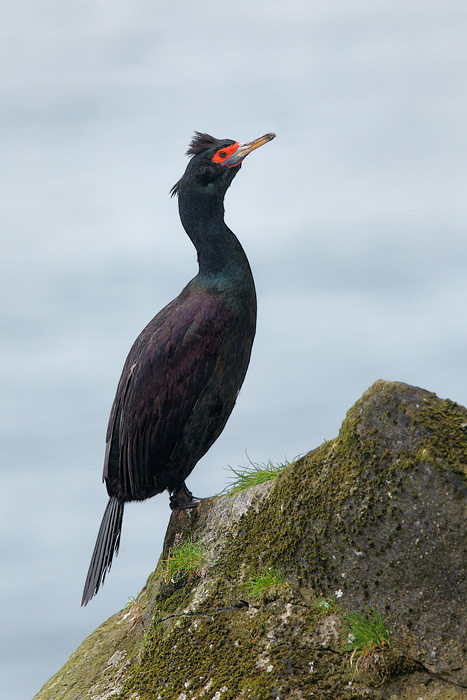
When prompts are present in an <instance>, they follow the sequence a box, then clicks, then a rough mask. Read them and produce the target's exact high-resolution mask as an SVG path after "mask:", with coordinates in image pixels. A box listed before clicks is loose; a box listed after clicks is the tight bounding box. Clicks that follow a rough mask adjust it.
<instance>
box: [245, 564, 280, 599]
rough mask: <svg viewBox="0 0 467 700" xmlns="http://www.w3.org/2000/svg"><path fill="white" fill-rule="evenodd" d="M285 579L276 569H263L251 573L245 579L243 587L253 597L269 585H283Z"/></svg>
mask: <svg viewBox="0 0 467 700" xmlns="http://www.w3.org/2000/svg"><path fill="white" fill-rule="evenodd" d="M284 584H285V579H284V577H283V576H282V574H281V572H280V571H278V570H277V569H264V570H263V571H261V572H260V573H259V574H253V575H252V576H250V578H249V579H248V581H245V583H244V584H243V588H244V589H245V590H246V591H247V593H249V594H250V595H251V596H253V597H257V596H260V595H261V594H262V593H264V591H265V590H267V589H268V588H270V587H271V586H283V585H284Z"/></svg>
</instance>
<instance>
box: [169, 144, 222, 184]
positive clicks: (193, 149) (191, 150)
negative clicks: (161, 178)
mask: <svg viewBox="0 0 467 700" xmlns="http://www.w3.org/2000/svg"><path fill="white" fill-rule="evenodd" d="M215 143H218V139H215V138H214V136H210V134H204V133H201V131H195V135H194V136H193V138H192V140H191V143H190V145H189V146H188V151H187V152H186V154H187V156H196V155H197V154H198V153H202V152H203V151H205V150H206V149H207V148H210V147H211V146H212V145H213V144H215ZM180 182H181V180H179V181H178V182H176V183H175V185H174V186H173V187H172V189H171V190H170V196H171V197H175V195H176V194H178V190H179V189H180Z"/></svg>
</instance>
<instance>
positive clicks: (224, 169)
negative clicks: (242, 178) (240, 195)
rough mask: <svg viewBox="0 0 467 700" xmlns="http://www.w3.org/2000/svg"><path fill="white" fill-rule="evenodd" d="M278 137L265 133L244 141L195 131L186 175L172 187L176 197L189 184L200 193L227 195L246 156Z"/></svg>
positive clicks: (188, 152)
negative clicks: (252, 139) (240, 141)
mask: <svg viewBox="0 0 467 700" xmlns="http://www.w3.org/2000/svg"><path fill="white" fill-rule="evenodd" d="M275 136H276V135H275V134H273V133H270V134H265V135H264V136H261V137H260V138H259V139H255V140H254V141H249V142H248V143H244V144H240V143H238V141H232V140H231V139H215V138H214V137H213V136H210V135H209V134H203V133H200V132H199V131H195V136H194V138H193V140H192V142H191V143H190V146H189V148H188V151H187V155H188V156H192V158H191V160H190V162H189V163H188V166H187V169H186V170H185V174H184V175H183V177H182V178H181V179H180V180H179V181H178V182H177V183H176V184H175V185H174V186H173V187H172V189H171V190H170V193H171V195H172V197H173V196H174V195H178V194H180V193H181V191H182V190H183V189H184V188H185V187H186V186H189V187H190V189H192V188H195V189H196V190H197V191H198V192H199V194H200V195H208V196H209V195H210V194H211V193H212V194H213V195H217V196H219V195H221V196H222V197H223V196H224V194H225V192H226V191H227V189H228V187H229V186H230V183H231V182H232V180H233V179H234V177H235V175H236V174H237V173H238V171H239V169H240V167H241V164H242V161H243V160H244V158H246V156H247V155H248V154H249V153H251V151H254V150H255V149H256V148H259V147H260V146H263V145H264V144H265V143H267V142H268V141H271V140H272V139H273V138H275Z"/></svg>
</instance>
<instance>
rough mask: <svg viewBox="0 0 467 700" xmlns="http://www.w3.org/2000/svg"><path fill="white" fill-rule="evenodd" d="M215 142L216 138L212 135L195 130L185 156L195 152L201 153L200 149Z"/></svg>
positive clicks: (204, 148) (192, 154) (208, 146)
mask: <svg viewBox="0 0 467 700" xmlns="http://www.w3.org/2000/svg"><path fill="white" fill-rule="evenodd" d="M215 143H217V139H215V138H214V136H210V135H209V134H203V133H201V132H200V131H195V135H194V136H193V138H192V140H191V143H190V145H189V147H188V151H187V152H186V154H187V156H195V155H196V154H197V153H201V151H205V150H206V149H207V148H210V147H211V146H212V145H213V144H215Z"/></svg>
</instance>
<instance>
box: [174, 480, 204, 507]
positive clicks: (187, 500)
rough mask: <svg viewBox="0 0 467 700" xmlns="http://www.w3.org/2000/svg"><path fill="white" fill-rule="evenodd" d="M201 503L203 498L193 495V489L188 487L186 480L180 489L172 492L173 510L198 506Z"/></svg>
mask: <svg viewBox="0 0 467 700" xmlns="http://www.w3.org/2000/svg"><path fill="white" fill-rule="evenodd" d="M200 503H201V499H200V498H195V496H193V494H192V493H191V491H189V490H188V489H187V487H186V484H185V482H183V484H182V485H181V486H180V488H179V489H175V490H174V491H171V492H170V507H171V508H172V510H186V509H187V508H196V507H197V506H199V504H200Z"/></svg>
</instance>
